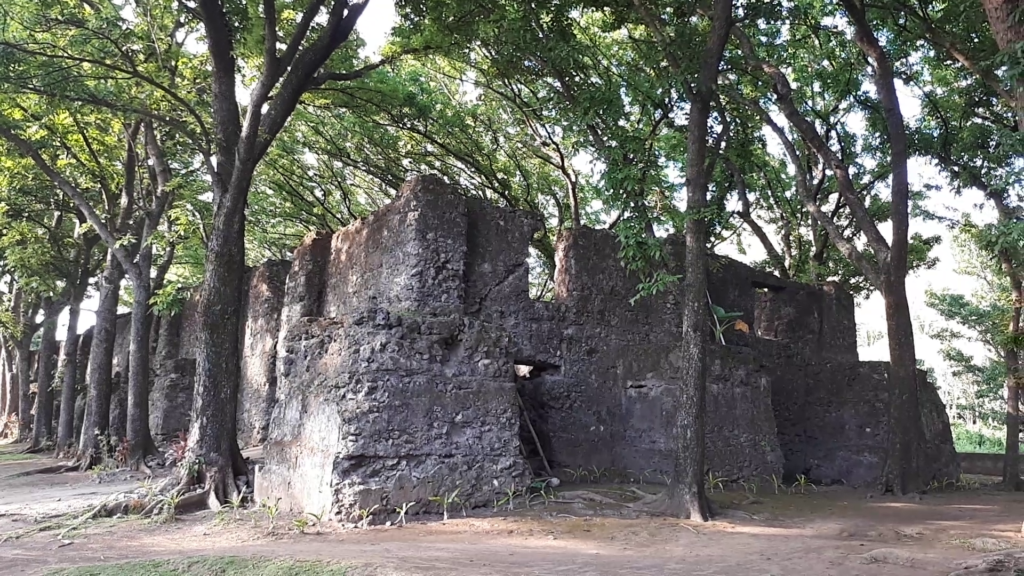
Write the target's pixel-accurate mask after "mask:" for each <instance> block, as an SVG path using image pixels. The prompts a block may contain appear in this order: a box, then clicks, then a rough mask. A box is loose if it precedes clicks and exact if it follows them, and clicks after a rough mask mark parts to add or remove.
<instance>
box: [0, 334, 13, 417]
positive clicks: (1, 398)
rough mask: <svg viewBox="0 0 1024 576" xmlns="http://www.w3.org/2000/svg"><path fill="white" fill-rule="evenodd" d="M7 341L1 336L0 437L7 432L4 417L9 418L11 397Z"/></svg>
mask: <svg viewBox="0 0 1024 576" xmlns="http://www.w3.org/2000/svg"><path fill="white" fill-rule="evenodd" d="M6 350H7V341H6V339H5V338H4V337H3V335H0V423H3V424H2V425H0V436H3V435H4V434H5V433H6V432H7V426H6V422H5V421H4V417H5V416H7V402H8V398H9V396H10V390H8V388H7V383H8V382H9V381H10V376H9V375H8V374H9V372H10V371H11V368H10V365H9V364H8V363H7V353H6Z"/></svg>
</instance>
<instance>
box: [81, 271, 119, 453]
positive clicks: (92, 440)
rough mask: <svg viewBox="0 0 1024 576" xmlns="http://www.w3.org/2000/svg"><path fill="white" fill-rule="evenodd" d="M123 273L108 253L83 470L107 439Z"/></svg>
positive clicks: (90, 376) (92, 348)
mask: <svg viewBox="0 0 1024 576" xmlns="http://www.w3.org/2000/svg"><path fill="white" fill-rule="evenodd" d="M123 277H124V271H123V269H122V268H121V265H120V264H119V263H118V261H117V257H116V256H115V255H114V253H113V251H108V253H107V267H106V270H104V272H103V275H102V276H100V282H99V284H100V286H99V292H100V294H99V303H98V304H97V307H96V324H95V326H94V327H93V333H92V345H91V346H90V348H89V371H88V374H87V381H88V390H89V391H88V403H87V404H86V409H85V418H84V422H83V424H82V436H81V439H80V441H79V444H78V457H79V460H80V463H81V467H82V469H83V470H88V469H89V468H92V467H93V466H95V465H96V464H97V463H98V459H99V458H100V456H101V455H100V453H99V449H100V441H99V439H100V437H101V436H106V435H107V427H108V425H109V421H110V393H111V389H110V377H111V370H112V369H113V364H114V339H115V338H116V337H117V303H118V297H119V296H120V293H121V279H122V278H123Z"/></svg>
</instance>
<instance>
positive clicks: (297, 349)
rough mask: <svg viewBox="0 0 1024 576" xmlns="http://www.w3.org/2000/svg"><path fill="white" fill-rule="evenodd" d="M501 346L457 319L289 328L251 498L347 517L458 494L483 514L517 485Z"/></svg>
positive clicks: (522, 470) (521, 471)
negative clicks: (501, 494)
mask: <svg viewBox="0 0 1024 576" xmlns="http://www.w3.org/2000/svg"><path fill="white" fill-rule="evenodd" d="M508 340H509V337H508V333H507V332H506V331H505V330H503V329H502V328H501V327H500V326H495V325H491V324H484V323H481V322H479V321H476V320H472V319H469V318H466V317H463V316H460V315H451V316H428V317H423V316H421V315H418V314H416V313H414V312H409V311H404V312H395V313H391V312H389V311H387V310H384V309H380V308H377V309H371V310H367V311H366V312H364V313H361V314H356V315H350V316H346V317H344V318H330V319H313V318H307V319H303V320H301V321H299V322H296V323H294V324H293V325H292V326H291V327H290V329H289V330H288V332H287V334H285V335H283V336H282V342H283V343H284V348H283V349H282V350H281V355H280V357H279V381H278V387H279V400H278V403H277V405H276V407H275V410H274V415H273V420H272V425H271V428H270V441H269V443H268V445H267V447H266V452H265V455H266V459H267V468H266V469H265V470H264V471H263V473H262V474H259V475H257V485H256V493H257V497H258V498H260V497H263V496H270V495H273V496H275V497H281V498H282V499H283V500H282V504H284V505H285V506H288V507H290V508H293V509H298V510H306V511H311V512H319V511H330V513H331V515H332V517H334V518H336V519H354V514H355V513H356V512H357V511H358V510H360V509H367V508H371V507H372V506H374V505H380V506H381V508H382V509H384V510H390V509H391V508H392V507H394V506H396V505H401V504H402V503H404V502H418V503H420V504H421V505H425V504H426V503H428V501H429V500H428V499H429V498H430V497H433V496H438V495H441V494H447V493H450V492H452V491H454V490H457V489H458V490H460V491H459V497H460V499H461V500H462V501H463V503H464V504H465V505H466V506H481V505H485V504H489V503H491V501H492V497H493V495H494V494H497V493H499V492H500V491H501V489H502V488H505V487H509V486H512V485H513V483H516V484H518V485H520V486H521V485H522V484H523V481H524V479H525V478H526V477H527V474H528V472H527V469H526V466H525V462H524V461H523V460H522V458H521V457H520V455H519V451H518V450H519V444H518V439H517V432H518V427H519V415H518V408H517V406H516V401H515V384H514V383H513V382H512V380H511V379H510V378H509V374H510V373H511V371H512V364H511V362H510V360H509V356H508V350H509V341H508Z"/></svg>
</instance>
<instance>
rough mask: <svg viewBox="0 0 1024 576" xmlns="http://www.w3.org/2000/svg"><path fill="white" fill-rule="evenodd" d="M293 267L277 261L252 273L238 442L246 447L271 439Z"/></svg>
mask: <svg viewBox="0 0 1024 576" xmlns="http://www.w3.org/2000/svg"><path fill="white" fill-rule="evenodd" d="M290 268H291V263H290V262H288V261H281V260H275V261H271V262H267V263H265V264H263V265H261V266H260V267H258V268H256V269H255V270H253V271H252V273H251V274H250V275H249V288H248V290H247V295H248V300H247V302H246V306H245V315H244V316H243V323H242V326H243V328H242V330H243V334H242V376H241V382H240V383H239V390H238V414H237V417H238V442H239V444H241V445H242V446H259V445H261V444H263V443H264V442H265V441H266V439H267V431H268V427H269V426H270V414H271V412H272V411H273V409H274V401H275V399H276V394H277V340H278V333H279V331H280V329H281V308H282V306H283V304H284V293H285V280H286V278H287V276H288V270H289V269H290Z"/></svg>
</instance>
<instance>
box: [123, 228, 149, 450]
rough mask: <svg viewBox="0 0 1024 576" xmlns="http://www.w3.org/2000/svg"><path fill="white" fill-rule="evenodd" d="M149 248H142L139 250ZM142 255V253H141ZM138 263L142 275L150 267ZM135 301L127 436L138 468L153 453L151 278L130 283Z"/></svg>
mask: <svg viewBox="0 0 1024 576" xmlns="http://www.w3.org/2000/svg"><path fill="white" fill-rule="evenodd" d="M146 251H149V252H151V251H152V248H150V247H144V248H143V249H142V250H141V251H140V252H146ZM140 256H141V254H140ZM141 260H143V258H141V257H140V265H139V267H140V268H142V269H143V270H144V272H145V274H148V273H149V268H150V267H149V266H148V265H145V266H144V265H143V264H142V262H141ZM132 290H133V292H134V301H133V303H132V320H131V335H130V339H131V343H130V352H129V355H128V423H127V438H128V445H129V457H128V460H129V461H128V465H129V467H130V468H133V469H138V467H139V465H140V464H144V463H145V458H146V456H151V455H156V444H155V443H154V442H153V436H152V435H151V434H150V430H149V376H150V369H149V368H150V366H149V363H150V362H149V359H150V332H151V328H152V325H153V322H152V316H151V315H150V309H149V300H150V298H151V294H150V281H149V278H148V277H147V276H143V277H142V278H137V279H136V280H135V281H134V282H133V283H132Z"/></svg>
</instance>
